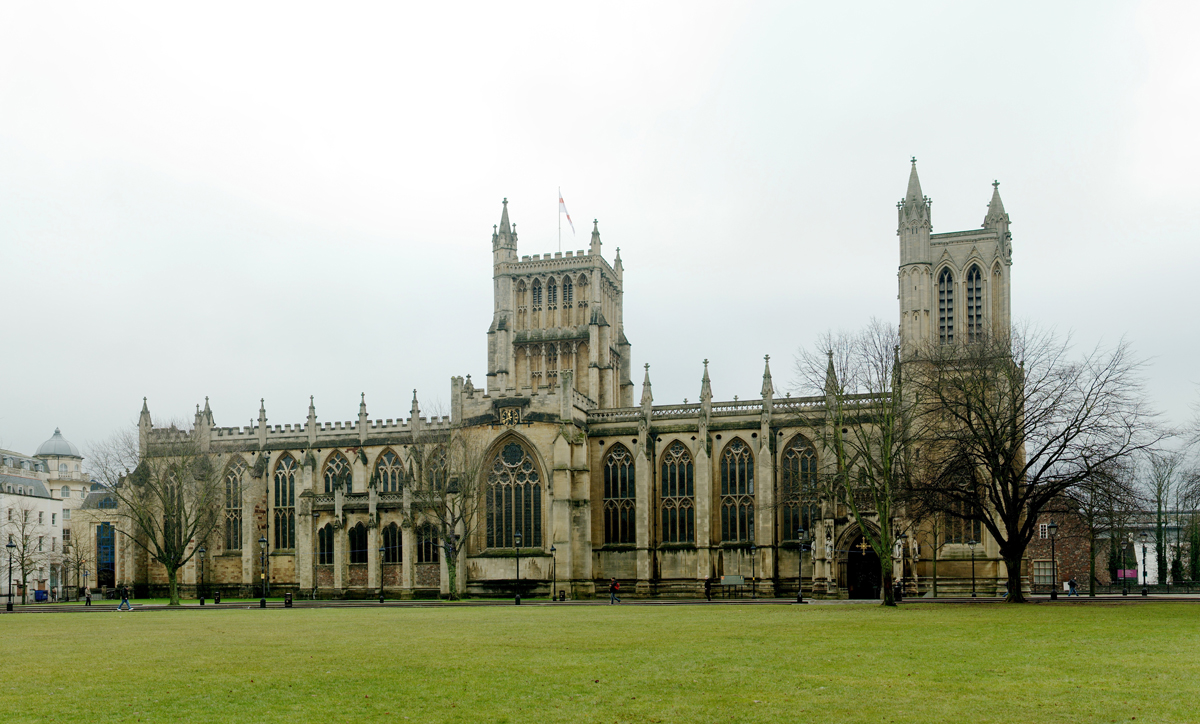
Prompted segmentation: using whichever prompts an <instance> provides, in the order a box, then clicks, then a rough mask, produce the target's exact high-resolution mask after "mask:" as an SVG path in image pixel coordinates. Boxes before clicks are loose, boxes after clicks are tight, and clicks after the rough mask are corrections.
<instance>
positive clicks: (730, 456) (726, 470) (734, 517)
mask: <svg viewBox="0 0 1200 724" xmlns="http://www.w3.org/2000/svg"><path fill="white" fill-rule="evenodd" d="M721 540H722V541H732V542H735V543H736V542H747V543H753V542H754V456H753V455H752V454H751V453H750V446H749V445H747V444H746V443H744V442H742V441H741V439H739V438H734V439H733V440H731V441H730V443H729V444H728V445H726V446H725V451H724V452H723V453H721Z"/></svg>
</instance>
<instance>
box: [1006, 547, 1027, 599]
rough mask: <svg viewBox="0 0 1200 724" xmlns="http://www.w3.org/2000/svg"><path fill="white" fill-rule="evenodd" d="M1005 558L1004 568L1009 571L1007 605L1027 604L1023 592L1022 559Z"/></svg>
mask: <svg viewBox="0 0 1200 724" xmlns="http://www.w3.org/2000/svg"><path fill="white" fill-rule="evenodd" d="M1022 557H1023V556H1021V555H1017V556H1016V557H1009V556H1004V567H1005V568H1007V569H1008V595H1007V596H1005V597H1004V602H1005V603H1026V600H1025V593H1024V592H1023V591H1022V590H1021V558H1022Z"/></svg>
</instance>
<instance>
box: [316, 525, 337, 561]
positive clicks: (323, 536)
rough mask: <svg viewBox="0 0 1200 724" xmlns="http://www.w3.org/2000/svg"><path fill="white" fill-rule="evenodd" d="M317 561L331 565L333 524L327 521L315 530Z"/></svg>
mask: <svg viewBox="0 0 1200 724" xmlns="http://www.w3.org/2000/svg"><path fill="white" fill-rule="evenodd" d="M317 563H318V564H320V565H322V566H330V565H333V526H332V525H329V524H328V523H327V524H325V525H324V526H323V527H322V528H321V529H320V530H318V531H317Z"/></svg>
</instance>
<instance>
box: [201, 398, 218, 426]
mask: <svg viewBox="0 0 1200 724" xmlns="http://www.w3.org/2000/svg"><path fill="white" fill-rule="evenodd" d="M203 415H204V421H205V422H207V423H208V426H209V427H212V426H213V425H215V424H216V423H215V422H213V413H212V408H211V407H209V406H208V395H205V396H204V412H203Z"/></svg>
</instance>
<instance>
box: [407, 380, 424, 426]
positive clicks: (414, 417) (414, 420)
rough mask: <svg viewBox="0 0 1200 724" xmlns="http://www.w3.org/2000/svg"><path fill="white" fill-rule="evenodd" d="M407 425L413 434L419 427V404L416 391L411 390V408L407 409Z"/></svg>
mask: <svg viewBox="0 0 1200 724" xmlns="http://www.w3.org/2000/svg"><path fill="white" fill-rule="evenodd" d="M408 414H409V420H408V426H409V427H410V428H411V429H412V431H413V434H414V435H415V434H416V433H417V431H418V430H420V429H421V405H420V403H418V402H417V391H416V390H413V401H412V410H410V411H409V413H408Z"/></svg>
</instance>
